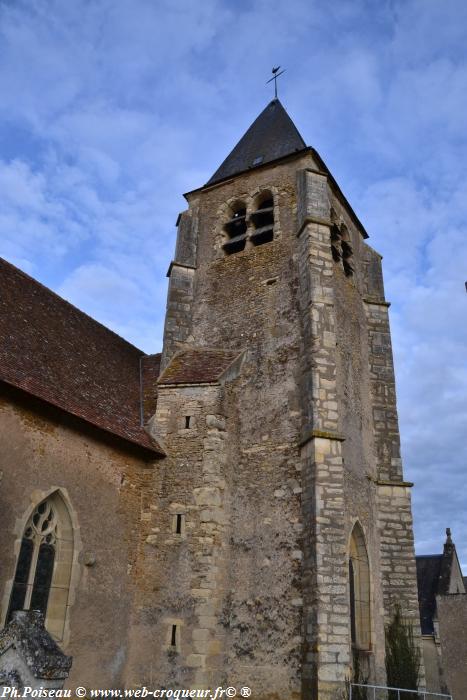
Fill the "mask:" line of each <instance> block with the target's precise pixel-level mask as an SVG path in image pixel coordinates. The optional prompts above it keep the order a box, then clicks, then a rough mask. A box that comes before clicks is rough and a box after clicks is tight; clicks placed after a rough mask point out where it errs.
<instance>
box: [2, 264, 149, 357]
mask: <svg viewBox="0 0 467 700" xmlns="http://www.w3.org/2000/svg"><path fill="white" fill-rule="evenodd" d="M1 264H5V265H7V266H8V267H10V268H12V269H13V270H15V271H16V272H17V273H19V274H20V275H21V276H23V277H25V278H26V279H28V280H30V281H31V282H33V283H34V284H36V285H38V286H39V287H42V289H45V290H46V292H48V293H49V294H53V296H54V297H56V298H57V299H59V300H60V301H61V302H63V303H64V304H67V305H68V306H70V307H71V308H72V309H74V310H75V311H78V313H80V314H81V315H82V316H85V317H86V318H88V319H89V320H90V321H92V323H94V324H95V325H97V326H100V328H102V329H103V330H104V331H106V332H107V333H110V334H112V335H113V336H115V337H116V338H118V339H119V340H121V341H122V342H123V343H125V344H126V345H128V346H129V347H130V348H132V349H133V350H136V351H137V352H138V353H139V354H140V355H142V356H147V355H148V353H145V352H144V350H141V349H140V348H137V347H136V345H133V343H130V341H129V340H126V338H123V336H121V335H119V334H118V333H116V331H113V330H112V329H111V328H109V327H108V326H105V325H104V324H103V323H101V322H100V321H97V320H96V319H95V318H93V317H92V316H90V315H89V314H88V313H86V311H83V310H82V309H80V308H79V307H78V306H75V304H72V303H71V301H68V299H65V297H62V296H60V294H58V292H55V291H54V290H53V289H51V288H50V287H47V285H45V284H44V283H43V282H40V281H39V280H37V279H36V278H35V277H33V276H32V275H29V274H28V273H27V272H25V271H24V270H22V269H21V268H20V267H17V266H16V265H13V263H11V262H10V261H9V260H6V258H2V257H0V265H1ZM153 354H158V353H153Z"/></svg>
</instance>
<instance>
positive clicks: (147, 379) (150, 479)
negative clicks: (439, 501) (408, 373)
mask: <svg viewBox="0 0 467 700" xmlns="http://www.w3.org/2000/svg"><path fill="white" fill-rule="evenodd" d="M185 198H186V201H187V208H186V210H185V211H183V212H182V213H181V214H180V215H179V217H178V220H177V226H178V235H177V243H176V250H175V254H174V258H173V260H172V262H171V263H170V265H169V268H168V277H169V289H168V299H167V310H166V318H165V331H164V343H163V348H162V353H161V354H153V355H147V354H145V353H144V352H142V351H140V350H138V349H137V348H136V347H134V346H132V345H131V344H129V343H128V342H126V341H125V340H123V339H122V338H121V337H119V336H118V335H116V334H115V333H113V332H112V331H110V330H108V329H107V328H105V327H104V326H102V325H101V324H99V323H98V322H96V321H95V320H93V319H92V318H90V317H89V316H87V315H86V314H85V313H83V312H81V311H79V310H78V309H77V308H75V307H73V306H72V305H71V304H69V303H68V302H66V301H64V300H63V299H61V298H60V297H58V296H57V295H56V294H54V293H53V292H52V291H50V290H49V289H47V288H45V287H44V286H42V285H41V284H39V283H38V282H37V281H35V280H34V279H32V278H31V277H29V276H28V275H26V274H25V273H23V272H22V271H20V270H18V269H17V268H15V267H13V266H12V265H11V264H9V263H8V262H6V261H1V263H0V285H1V296H0V306H1V311H0V339H1V342H0V380H1V403H0V435H1V445H2V449H1V453H0V470H1V480H0V498H1V508H0V523H1V530H0V531H1V536H0V561H1V567H0V597H1V625H2V627H3V626H5V625H8V624H9V623H10V621H11V620H13V619H15V616H16V617H17V613H18V611H24V610H31V611H33V610H34V611H36V610H39V611H41V612H42V613H43V615H44V616H45V628H46V630H47V631H48V633H49V634H50V635H51V637H52V638H53V639H54V640H55V641H56V643H57V645H58V646H59V647H60V649H61V650H63V651H64V653H65V654H67V655H68V656H70V657H72V667H71V671H70V675H69V677H68V679H67V680H66V684H65V687H68V688H76V686H78V685H79V686H84V687H87V688H135V687H141V686H147V687H148V688H214V689H215V688H216V687H219V686H222V687H227V686H233V687H235V688H237V689H240V688H241V687H243V686H248V687H250V688H251V690H252V697H254V698H255V700H266V698H281V700H287V699H290V700H291V699H292V698H294V699H297V700H298V698H303V699H307V700H317V699H318V698H319V699H320V700H331V699H332V700H336V699H337V698H342V697H345V695H344V692H345V687H346V681H348V680H349V679H351V678H352V677H354V676H353V673H354V671H355V665H356V660H357V661H358V667H359V669H360V672H361V675H362V677H364V678H365V679H367V680H368V682H369V683H373V684H379V685H385V684H386V671H385V632H384V628H385V623H388V622H389V621H390V620H391V619H392V615H393V611H394V606H395V605H399V606H400V608H401V610H402V614H403V617H404V619H405V620H407V621H410V622H411V623H412V624H413V629H414V633H415V640H416V643H417V644H421V636H420V625H419V612H418V597H417V577H416V576H417V574H416V561H415V554H414V541H413V530H412V512H411V496H410V492H411V487H412V484H411V483H409V482H407V481H405V480H404V475H403V471H402V463H401V458H400V444H399V442H400V440H399V427H398V418H397V410H396V393H395V380H394V370H393V359H392V350H391V336H390V328H389V319H388V309H389V302H388V301H387V300H386V299H385V295H384V288H383V278H382V267H381V256H380V255H379V254H378V253H377V252H376V251H375V250H374V249H373V248H372V247H371V246H370V245H369V244H368V242H367V241H368V234H367V232H366V231H365V228H364V227H363V225H362V223H361V222H360V221H359V219H358V217H357V215H356V214H355V212H354V211H353V209H352V207H351V205H350V204H349V202H348V201H347V199H346V198H345V195H344V194H343V193H342V191H341V190H340V188H339V185H338V184H337V182H336V181H335V180H334V178H333V176H332V174H331V173H330V171H329V170H328V168H327V167H326V165H325V163H324V162H323V160H322V159H321V157H320V156H319V154H318V152H317V151H316V150H315V149H314V148H312V147H310V146H307V145H306V143H305V141H304V140H303V139H302V137H301V136H300V134H299V132H298V131H297V129H296V127H295V125H294V124H293V122H292V120H291V119H290V117H289V116H288V114H287V112H286V111H285V109H284V107H283V106H282V104H281V102H280V101H279V100H278V99H274V100H273V101H272V102H270V103H269V104H268V105H267V106H266V108H265V109H264V110H263V112H262V113H261V114H260V115H259V116H258V118H257V119H256V120H255V121H254V122H253V124H252V125H251V126H250V128H249V129H248V130H247V132H246V133H245V134H244V136H243V137H242V138H241V140H240V141H239V142H238V144H237V145H236V146H235V148H234V149H233V150H232V152H231V153H230V154H229V155H228V156H227V158H226V159H225V161H224V162H223V163H222V164H221V166H220V167H219V169H218V170H217V171H216V172H215V173H214V174H213V176H212V177H211V179H210V180H209V181H208V182H207V183H206V184H205V185H203V186H201V187H199V188H198V189H196V190H193V191H191V192H188V193H187V194H186V195H185ZM128 303H131V300H129V301H128ZM421 676H422V683H423V677H424V674H423V664H422V673H421Z"/></svg>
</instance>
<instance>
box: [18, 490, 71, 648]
mask: <svg viewBox="0 0 467 700" xmlns="http://www.w3.org/2000/svg"><path fill="white" fill-rule="evenodd" d="M73 549H74V546H73V529H72V524H71V518H70V514H69V512H68V509H67V506H66V505H65V502H64V501H63V499H62V497H61V496H60V494H59V493H58V492H55V493H53V494H51V495H50V496H49V497H48V498H46V499H45V500H43V501H41V503H39V504H38V505H37V506H36V507H35V508H34V510H33V512H32V513H31V515H30V517H29V518H28V520H27V522H26V525H25V527H24V531H23V536H22V539H21V545H20V550H19V555H18V559H17V564H16V571H15V577H14V581H13V586H12V589H11V594H10V603H9V608H8V614H7V622H8V621H9V620H11V618H12V615H13V613H14V612H15V611H16V610H40V611H41V612H42V613H43V614H44V616H45V624H46V628H47V629H48V630H49V632H50V633H51V634H53V636H55V637H56V638H58V639H61V638H63V633H64V624H65V617H66V612H67V605H68V594H69V587H70V580H71V569H72V563H73Z"/></svg>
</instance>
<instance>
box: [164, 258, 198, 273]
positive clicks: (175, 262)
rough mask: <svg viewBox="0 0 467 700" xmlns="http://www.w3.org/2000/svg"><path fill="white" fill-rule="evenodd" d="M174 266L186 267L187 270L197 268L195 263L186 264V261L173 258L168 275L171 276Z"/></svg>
mask: <svg viewBox="0 0 467 700" xmlns="http://www.w3.org/2000/svg"><path fill="white" fill-rule="evenodd" d="M173 267H184V268H186V269H187V270H196V267H195V266H194V265H185V263H181V262H177V261H176V260H172V262H171V263H170V265H169V269H168V270H167V274H166V277H170V273H171V272H172V268H173Z"/></svg>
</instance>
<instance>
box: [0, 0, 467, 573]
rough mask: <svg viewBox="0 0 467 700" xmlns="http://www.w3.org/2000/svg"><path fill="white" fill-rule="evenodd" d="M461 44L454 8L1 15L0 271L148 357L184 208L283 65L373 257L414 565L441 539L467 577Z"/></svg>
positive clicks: (199, 7)
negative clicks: (390, 362) (386, 312)
mask: <svg viewBox="0 0 467 700" xmlns="http://www.w3.org/2000/svg"><path fill="white" fill-rule="evenodd" d="M466 26H467V3H465V0H333V2H329V0H275V1H274V2H271V0H269V1H267V0H230V1H228V0H203V1H202V2H195V0H117V1H116V0H72V2H63V0H0V94H1V96H2V98H1V101H0V255H1V256H3V257H4V258H6V259H7V260H9V261H11V262H12V263H14V264H15V265H17V266H18V267H20V268H21V269H23V270H25V271H26V272H28V273H29V274H31V275H32V276H34V277H35V278H37V279H38V280H40V281H41V282H43V283H44V284H46V285H47V286H49V287H50V288H52V289H53V290H54V291H56V292H58V293H59V294H61V295H62V296H64V297H65V298H66V299H68V300H69V301H71V302H72V303H73V304H75V305H76V306H78V307H79V308H80V309H82V310H83V311H85V312H87V313H88V314H90V315H91V316H93V317H94V318H96V319H97V320H99V321H100V322H102V323H104V324H105V325H107V326H108V327H110V328H112V329H113V330H115V331H116V332H117V333H119V334H120V335H122V336H123V337H124V338H126V339H128V340H129V341H131V342H132V343H134V344H135V345H137V346H138V347H140V348H141V349H143V350H145V351H147V352H157V351H159V350H160V348H161V341H162V329H163V319H164V312H165V304H166V290H167V279H166V271H167V267H168V264H169V262H170V260H171V259H172V257H173V251H174V243H175V234H176V229H175V222H176V218H177V215H178V213H179V212H180V211H183V210H184V209H185V208H186V202H185V200H184V199H183V197H182V193H183V192H187V191H189V190H191V189H195V188H196V187H199V186H201V185H203V184H204V183H205V182H206V181H207V180H208V179H209V177H210V176H211V175H212V173H213V172H214V171H215V170H216V168H217V167H218V166H219V165H220V163H221V161H222V160H223V159H224V158H225V156H226V155H227V154H228V153H229V151H230V150H231V148H232V147H233V146H234V145H235V143H236V142H237V141H238V139H239V138H240V137H241V136H242V134H243V133H244V132H245V131H246V129H247V128H248V126H249V125H250V123H251V122H252V121H253V120H254V119H255V118H256V116H257V115H258V114H259V112H260V111H261V110H262V109H263V108H264V107H265V106H266V104H267V103H268V102H269V101H270V99H272V97H273V89H272V86H271V85H266V81H267V80H268V78H269V77H270V72H271V68H272V66H277V65H281V66H282V67H283V68H285V69H286V73H285V74H284V75H283V76H282V78H280V86H279V90H280V98H281V101H282V103H283V104H284V106H285V107H286V109H287V111H288V112H289V114H290V116H291V117H292V119H293V120H294V122H295V124H296V125H297V127H298V129H299V131H300V132H301V134H302V136H303V137H304V139H305V141H306V142H307V143H308V144H309V145H312V146H314V147H315V148H316V149H317V150H318V152H319V153H320V154H321V156H322V158H323V159H324V161H325V162H326V164H327V165H328V167H329V168H330V170H331V172H332V173H333V175H334V177H335V179H336V180H337V181H338V183H339V185H340V187H341V189H342V191H343V192H344V194H345V195H346V197H347V199H348V200H349V201H350V202H351V204H352V206H353V208H354V210H355V211H356V213H357V215H358V216H359V218H360V220H361V221H362V222H363V224H364V226H365V228H366V230H367V231H368V232H369V234H370V239H369V241H368V242H369V243H370V245H371V246H372V247H374V248H376V250H378V251H379V252H380V253H382V255H383V256H384V260H383V266H384V273H385V287H386V297H387V299H388V300H389V301H391V304H392V306H391V310H390V317H391V327H392V339H393V350H394V357H395V367H396V377H397V389H398V409H399V419H400V428H401V438H402V453H403V459H404V469H405V477H406V479H408V480H410V481H414V482H415V484H416V485H415V489H414V492H413V504H414V517H415V536H416V549H417V552H418V553H420V554H428V553H439V552H441V551H442V544H443V542H444V539H445V534H444V533H445V528H446V527H448V526H449V527H451V529H452V532H453V539H454V541H455V542H456V545H457V549H458V553H459V556H460V559H461V561H462V563H463V567H464V573H466V574H467V494H466V477H465V474H466V472H467V359H466V348H467V323H466V321H467V294H466V289H465V286H464V282H465V280H466V279H467V170H466V167H465V164H466V162H467V129H466V113H467V48H466V47H467V44H466V41H465V27H466ZM64 332H66V329H64Z"/></svg>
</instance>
